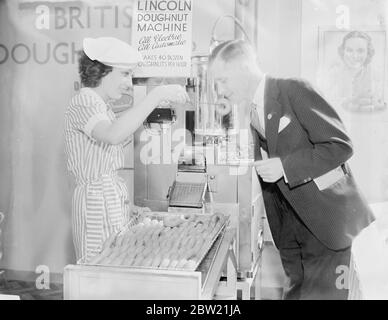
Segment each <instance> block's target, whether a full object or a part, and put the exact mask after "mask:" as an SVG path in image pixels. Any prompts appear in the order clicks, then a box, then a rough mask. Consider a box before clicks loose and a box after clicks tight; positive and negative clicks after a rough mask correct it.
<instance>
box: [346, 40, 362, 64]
mask: <svg viewBox="0 0 388 320" xmlns="http://www.w3.org/2000/svg"><path fill="white" fill-rule="evenodd" d="M367 57H368V43H367V41H366V40H365V39H363V38H350V39H348V40H346V43H345V47H344V62H345V64H346V65H347V66H348V67H349V68H351V69H360V68H362V67H363V66H364V65H365V61H366V59H367Z"/></svg>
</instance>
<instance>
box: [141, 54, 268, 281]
mask: <svg viewBox="0 0 388 320" xmlns="http://www.w3.org/2000/svg"><path fill="white" fill-rule="evenodd" d="M207 66H208V57H207V56H194V57H192V75H191V77H190V78H174V79H172V78H166V79H155V78H148V79H137V81H135V82H134V84H135V87H134V99H135V100H136V99H141V98H142V97H143V96H145V95H146V94H147V92H148V91H149V90H152V88H153V86H155V85H160V84H168V83H177V84H181V85H183V86H185V87H186V91H187V93H188V95H189V97H190V101H189V102H187V103H186V104H185V105H163V106H160V108H156V109H155V110H154V111H153V112H152V113H151V114H150V116H149V117H148V118H147V120H146V121H145V123H144V126H143V127H142V128H141V129H139V130H138V131H137V132H136V134H135V135H134V168H135V170H134V202H135V205H138V206H146V207H149V208H150V209H151V210H152V211H165V212H174V213H176V212H192V211H195V212H202V213H213V212H217V211H223V213H224V214H225V213H227V212H226V211H230V212H231V218H230V220H231V221H232V222H233V223H234V224H235V225H236V229H237V235H236V241H235V243H234V250H235V256H236V258H237V271H238V273H237V274H238V278H239V279H243V280H244V279H252V278H253V277H254V276H255V273H256V271H257V270H258V269H259V266H260V262H261V249H262V244H263V228H264V227H263V221H264V216H265V212H264V204H263V198H262V193H261V188H260V184H259V181H258V178H257V175H256V172H255V169H254V168H253V167H252V166H250V163H251V162H252V161H253V159H254V152H255V150H254V145H253V143H251V141H252V140H251V136H250V129H249V118H247V114H248V115H249V112H248V113H246V112H244V111H243V109H244V106H236V105H230V104H229V103H228V101H227V100H225V99H223V98H222V97H218V96H217V94H216V91H215V90H214V86H213V84H212V82H211V80H210V79H209V78H208V74H207ZM231 208H232V209H231Z"/></svg>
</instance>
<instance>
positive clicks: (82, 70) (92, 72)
mask: <svg viewBox="0 0 388 320" xmlns="http://www.w3.org/2000/svg"><path fill="white" fill-rule="evenodd" d="M112 70H113V68H112V67H110V66H107V65H105V64H103V63H101V62H99V61H97V60H91V59H89V57H88V56H87V55H86V54H85V52H84V51H83V50H81V51H79V52H78V73H79V76H80V78H81V85H82V86H83V87H89V88H95V87H98V86H99V84H100V83H101V79H102V78H103V77H104V76H106V75H107V74H108V73H109V72H111V71H112Z"/></svg>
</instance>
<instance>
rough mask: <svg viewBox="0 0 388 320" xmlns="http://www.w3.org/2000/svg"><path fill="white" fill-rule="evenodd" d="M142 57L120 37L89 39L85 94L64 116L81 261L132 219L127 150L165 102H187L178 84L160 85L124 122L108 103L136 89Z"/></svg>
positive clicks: (82, 62) (82, 65)
mask: <svg viewBox="0 0 388 320" xmlns="http://www.w3.org/2000/svg"><path fill="white" fill-rule="evenodd" d="M139 61H140V55H139V54H138V53H137V52H136V51H135V50H134V49H133V48H132V47H131V46H130V45H128V44H127V43H125V42H123V41H120V40H118V39H115V38H97V39H91V38H86V39H85V40H84V42H83V51H82V52H81V54H80V58H79V74H80V78H81V85H82V89H81V90H80V92H79V93H78V94H77V95H75V96H74V97H73V98H72V100H71V102H70V106H69V108H68V110H67V112H66V114H65V138H66V154H67V157H68V169H69V171H70V172H72V174H73V175H74V177H75V180H76V188H75V191H74V195H73V201H72V229H73V242H74V246H75V251H76V257H77V260H78V259H80V258H82V257H84V258H85V259H87V260H88V259H89V258H91V257H92V256H93V255H95V254H96V253H97V252H98V251H99V250H100V248H101V245H102V244H103V242H104V241H105V240H106V239H107V238H108V237H109V236H110V235H111V234H112V233H113V232H116V231H118V230H119V229H120V228H121V227H122V226H123V225H124V224H125V222H126V221H128V218H129V208H128V206H127V205H126V203H127V199H128V191H127V188H126V186H125V184H124V182H123V180H122V179H121V178H120V177H119V176H118V174H117V170H118V169H120V168H122V167H123V165H124V153H123V146H124V145H125V143H126V142H127V140H128V139H129V138H130V136H131V135H132V134H133V133H134V132H135V130H136V129H137V128H138V127H139V126H140V125H141V124H142V123H143V121H144V119H145V118H146V117H147V116H148V114H149V113H150V112H151V111H152V110H153V109H154V108H155V107H156V106H157V105H158V104H159V103H161V102H164V101H172V102H177V103H184V102H185V101H186V100H187V98H188V97H187V94H186V92H185V90H184V89H183V88H182V87H181V86H178V85H168V86H159V87H157V88H155V89H154V90H152V91H151V92H150V93H149V94H148V95H147V97H146V98H145V99H144V100H143V101H141V102H140V103H139V104H137V105H135V106H134V107H133V108H131V109H129V110H128V111H126V113H124V114H123V115H122V116H121V117H120V118H116V117H115V114H114V113H113V111H112V109H111V105H110V104H109V101H110V100H115V99H120V98H121V96H122V94H123V92H125V91H127V90H129V89H130V87H131V86H132V71H133V69H134V68H135V67H136V65H137V64H138V62H139Z"/></svg>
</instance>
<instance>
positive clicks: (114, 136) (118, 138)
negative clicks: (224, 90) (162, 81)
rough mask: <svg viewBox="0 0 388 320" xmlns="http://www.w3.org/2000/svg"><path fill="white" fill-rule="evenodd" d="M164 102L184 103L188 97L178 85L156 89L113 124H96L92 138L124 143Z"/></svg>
mask: <svg viewBox="0 0 388 320" xmlns="http://www.w3.org/2000/svg"><path fill="white" fill-rule="evenodd" d="M165 100H168V101H171V102H176V103H184V102H186V101H187V100H188V95H187V93H186V91H185V90H184V88H183V87H182V86H180V85H166V86H160V87H157V88H155V89H154V90H152V91H151V92H150V93H149V94H148V95H147V96H146V97H145V98H144V100H143V101H141V102H140V103H139V104H137V105H135V106H134V107H133V108H131V109H129V110H128V111H126V112H125V113H124V114H123V115H122V116H121V117H120V118H119V119H117V120H115V121H114V122H113V123H112V122H109V121H105V120H104V121H100V122H98V123H97V124H96V125H95V127H94V129H93V130H92V136H93V138H94V139H96V140H97V141H103V142H105V143H109V144H113V145H117V144H120V143H122V142H124V141H125V140H126V139H127V138H128V137H129V136H130V135H131V134H133V133H134V132H135V131H136V130H137V128H139V127H140V125H141V124H142V123H143V121H144V119H145V118H146V117H147V116H148V115H149V114H150V113H151V111H152V110H153V109H154V108H155V107H157V106H158V104H159V103H160V102H162V101H165Z"/></svg>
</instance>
